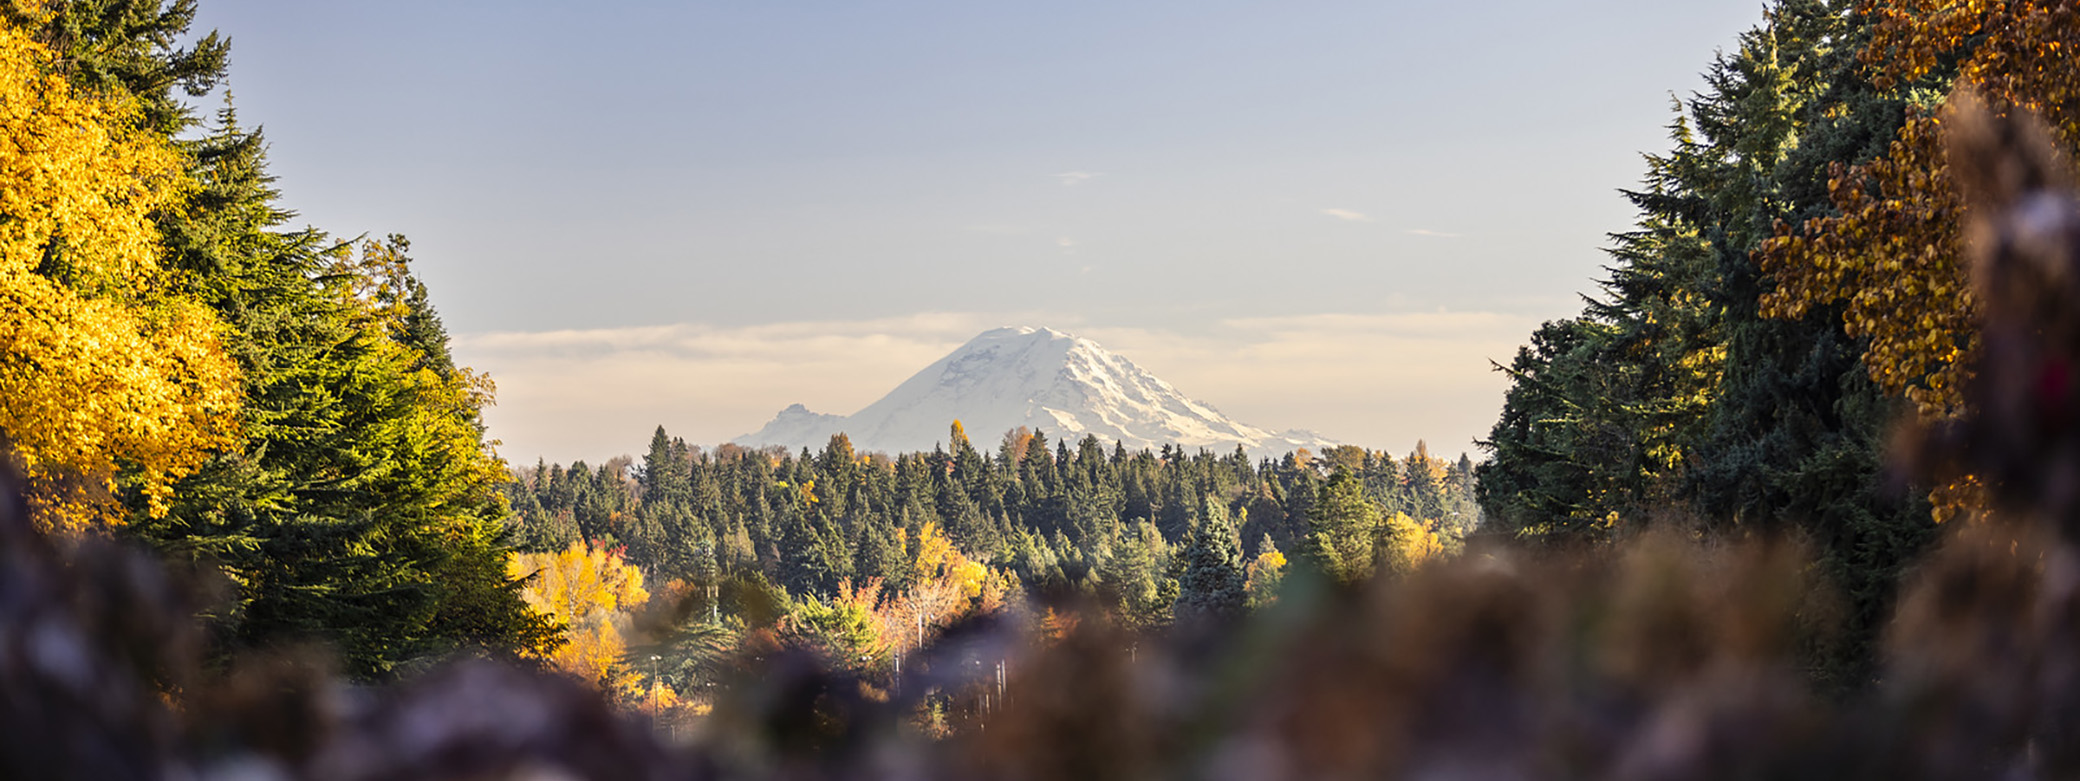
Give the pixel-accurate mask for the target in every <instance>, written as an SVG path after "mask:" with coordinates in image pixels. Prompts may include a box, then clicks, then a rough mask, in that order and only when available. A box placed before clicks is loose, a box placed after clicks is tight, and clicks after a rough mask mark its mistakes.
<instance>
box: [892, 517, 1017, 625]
mask: <svg viewBox="0 0 2080 781" xmlns="http://www.w3.org/2000/svg"><path fill="white" fill-rule="evenodd" d="M911 571H912V572H915V573H917V580H916V582H915V583H913V584H911V586H910V588H909V589H908V590H906V591H904V592H903V593H902V594H899V595H896V596H894V597H891V598H890V599H888V600H886V601H885V602H883V603H882V605H881V607H880V608H879V609H878V610H877V611H876V612H877V613H878V614H879V615H880V616H881V617H882V620H883V622H884V623H885V624H886V625H887V626H889V627H890V628H891V630H892V631H891V636H892V638H893V639H894V640H895V643H896V647H898V648H901V649H909V648H915V647H916V646H917V645H918V644H919V642H920V639H919V635H921V634H923V633H924V632H925V631H926V630H930V629H934V628H937V627H940V626H944V625H945V624H947V623H948V622H951V621H952V620H953V619H955V618H959V617H960V616H961V615H963V614H965V613H967V612H968V611H969V610H970V609H971V608H974V607H976V603H977V601H978V600H979V601H981V602H982V603H983V605H982V608H983V609H985V610H993V609H995V608H996V607H999V606H1001V604H1002V602H1003V597H1004V594H1005V593H1007V592H1008V591H1009V590H1010V589H1011V588H1012V585H1013V584H1015V582H1016V581H1015V580H1013V581H1006V580H1004V578H1003V577H1000V576H999V577H993V576H992V574H991V572H990V570H989V568H988V567H985V566H983V565H981V564H979V563H977V562H975V561H972V560H970V559H969V558H968V557H967V556H965V555H963V554H962V553H961V552H960V549H959V548H956V547H954V545H953V541H952V540H949V539H947V537H946V534H945V533H944V532H942V531H940V530H939V524H938V523H936V522H933V521H926V522H925V523H924V525H923V526H922V527H920V528H919V529H918V532H917V549H916V552H915V555H914V557H913V558H912V560H911Z"/></svg>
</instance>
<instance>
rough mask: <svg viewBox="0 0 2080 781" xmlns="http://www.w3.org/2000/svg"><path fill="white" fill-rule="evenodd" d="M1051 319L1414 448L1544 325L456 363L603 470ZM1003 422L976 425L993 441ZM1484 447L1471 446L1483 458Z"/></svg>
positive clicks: (872, 323)
mask: <svg viewBox="0 0 2080 781" xmlns="http://www.w3.org/2000/svg"><path fill="white" fill-rule="evenodd" d="M999 325H1039V326H1048V327H1052V328H1056V329H1058V330H1064V331H1069V332H1071V333H1075V334H1077V335H1080V336H1084V337H1088V338H1090V339H1094V340H1096V341H1097V342H1099V343H1100V344H1103V345H1105V346H1106V347H1107V348H1109V349H1111V350H1113V351H1115V352H1118V353H1120V354H1122V355H1125V356H1126V357H1128V358H1129V359H1131V360H1133V361H1134V362H1136V363H1138V364H1140V365H1141V366H1142V367H1143V368H1146V369H1148V370H1149V371H1151V372H1153V373H1155V374H1156V376H1158V377H1162V378H1163V379H1165V380H1168V381H1169V382H1170V383H1171V384H1173V385H1175V386H1176V387H1177V388H1178V389H1179V390H1182V391H1184V392H1185V393H1186V394H1187V395H1190V396H1192V397H1194V398H1197V399H1199V400H1201V401H1204V402H1207V403H1210V404H1212V405H1214V406H1215V407H1217V408H1219V409H1220V410H1221V411H1223V412H1225V413H1227V414H1228V416H1229V417H1232V418H1234V419H1236V420H1240V421H1243V422H1245V423H1248V424H1250V425H1254V426H1261V427H1265V428H1270V429H1287V428H1305V429H1313V430H1315V431H1318V432H1320V433H1321V434H1323V435H1325V436H1328V437H1330V438H1332V439H1337V440H1342V441H1346V442H1351V443H1354V444H1360V445H1364V446H1367V447H1374V448H1386V449H1389V450H1392V451H1394V452H1397V453H1399V452H1405V451H1407V450H1409V449H1410V448H1413V447H1414V445H1415V441H1416V439H1417V438H1427V439H1428V440H1429V442H1430V445H1431V447H1432V449H1433V450H1434V451H1437V452H1440V453H1450V454H1456V453H1458V452H1460V451H1462V450H1464V451H1471V450H1472V449H1473V446H1472V442H1471V440H1472V439H1473V438H1475V437H1477V436H1485V435H1486V433H1487V429H1488V427H1489V426H1490V425H1492V424H1493V423H1494V420H1495V415H1496V413H1497V411H1499V410H1500V408H1501V404H1502V393H1503V390H1504V389H1505V388H1506V387H1507V382H1506V381H1505V380H1504V378H1503V377H1502V376H1501V375H1500V374H1498V373H1496V372H1494V371H1492V370H1491V369H1490V367H1489V365H1488V359H1490V358H1493V359H1495V360H1497V361H1505V362H1506V361H1507V360H1508V359H1509V357H1510V356H1512V355H1514V354H1515V352H1516V349H1517V346H1518V345H1519V344H1521V343H1522V342H1523V341H1524V339H1525V338H1526V336H1527V335H1528V334H1529V333H1530V332H1531V330H1532V328H1534V327H1535V326H1536V325H1537V323H1536V322H1535V320H1534V319H1533V318H1528V317H1524V316H1520V315H1510V314H1497V313H1484V312H1417V313H1397V314H1314V315H1302V316H1292V317H1263V318H1239V319H1231V320H1224V321H1219V322H1216V323H1211V324H1207V325H1205V326H1203V327H1195V328H1190V329H1186V328H1174V329H1156V328H1108V327H1103V326H1097V325H1091V324H1087V323H1082V322H1079V320H1078V318H1074V317H1069V316H1063V315H1059V314H1052V315H1051V314H1050V313H1047V312H1023V313H1010V314H1005V313H990V314H984V313H931V314H922V315H915V316H910V317H900V318H885V319H876V320H855V321H822V322H789V323H770V324H762V325H751V326H715V325H705V324H698V323H682V324H677V325H664V326H645V327H633V328H614V329H592V330H563V331H539V332H494V333H480V334H463V335H459V336H457V337H456V339H455V353H456V357H457V359H458V360H459V361H461V362H462V363H464V364H467V365H470V366H472V367H474V368H476V369H478V370H480V371H484V372H487V373H489V374H490V375H491V377H492V379H493V380H495V381H496V382H497V383H498V406H496V407H494V408H492V409H490V410H487V411H486V414H485V417H486V420H487V422H488V423H489V425H490V428H491V435H492V436H493V437H496V438H498V439H500V440H502V442H503V443H504V444H503V445H502V446H501V447H500V448H499V452H500V453H501V454H503V455H504V456H506V457H507V458H508V459H511V460H513V461H515V462H519V463H531V462H533V461H534V460H535V459H536V458H538V457H539V458H546V459H548V460H550V461H556V462H566V463H567V462H569V461H572V460H577V459H584V460H587V461H592V462H597V461H600V460H603V459H605V458H609V457H612V456H615V455H621V454H624V453H632V452H635V451H637V450H639V449H640V448H641V447H643V446H644V445H645V444H646V443H647V442H648V441H649V440H648V438H649V435H650V431H651V430H652V429H653V428H655V427H656V426H658V425H660V424H662V425H663V426H664V427H665V428H666V429H667V430H669V431H671V432H672V433H673V434H675V435H677V436H682V437H685V438H686V439H687V440H688V441H691V442H696V443H700V444H703V445H709V444H713V443H717V442H722V441H725V440H728V439H730V438H731V437H735V436H738V435H741V434H744V433H746V432H750V431H753V430H756V429H757V428H758V427H759V426H762V425H764V424H765V422H766V421H767V420H769V419H771V418H772V416H773V415H774V413H776V412H778V411H779V410H780V409H781V408H782V407H785V406H787V405H788V404H793V403H801V404H804V405H807V406H808V407H809V408H810V409H812V410H816V411H818V412H827V413H835V414H850V413H852V412H855V411H858V410H859V409H860V408H861V407H864V406H866V405H868V404H871V403H873V402H874V400H876V399H878V398H880V397H881V395H882V394H884V393H887V392H888V391H889V390H890V389H892V388H894V387H895V386H896V385H897V384H898V383H900V382H902V381H903V380H905V379H908V378H909V377H910V375H912V374H915V373H916V372H917V371H918V370H919V369H922V368H924V367H925V366H926V365H928V364H930V363H931V362H933V361H935V360H938V359H939V358H940V357H941V356H943V355H945V354H946V353H948V352H950V351H952V350H953V349H954V348H955V347H958V346H960V345H961V344H962V343H964V342H966V341H967V340H968V339H969V338H971V337H973V336H974V335H975V334H977V333H980V332H982V331H983V330H985V329H988V328H993V327H996V326H999ZM997 433H998V432H975V434H976V436H977V437H978V438H988V439H994V438H995V436H996V434H997ZM1476 457H1477V454H1476Z"/></svg>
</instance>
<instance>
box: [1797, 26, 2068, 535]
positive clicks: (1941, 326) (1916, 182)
mask: <svg viewBox="0 0 2080 781" xmlns="http://www.w3.org/2000/svg"><path fill="white" fill-rule="evenodd" d="M1867 10H1868V11H1869V12H1871V13H1873V14H1874V15H1875V16H1876V18H1877V19H1879V24H1878V26H1877V30H1876V33H1875V35H1874V36H1873V37H1872V39H1871V42H1870V44H1869V46H1868V47H1867V48H1866V49H1865V50H1864V51H1863V52H1862V53H1861V54H1860V59H1861V60H1862V62H1863V63H1864V64H1865V65H1866V66H1868V67H1870V68H1872V69H1873V71H1874V78H1873V80H1874V82H1875V83H1876V84H1877V85H1878V86H1880V87H1883V88H1889V87H1895V86H1899V85H1904V84H1911V83H1913V82H1914V81H1916V80H1918V79H1921V78H1923V77H1925V76H1926V75H1928V74H1929V73H1930V72H1931V71H1932V70H1934V69H1935V68H1936V67H1937V66H1938V62H1939V60H1940V59H1941V58H1943V57H1945V56H1949V55H1952V54H1954V53H1956V52H1958V51H1959V50H1961V49H1964V48H1966V47H1967V46H1969V47H1970V53H1969V55H1968V56H1967V57H1965V58H1964V60H1963V61H1962V62H1961V63H1960V64H1959V65H1958V75H1957V81H1956V86H1955V88H1954V89H1953V90H1952V92H1951V94H1950V97H1949V101H1948V103H1949V105H1948V106H1947V107H1946V108H1945V109H1943V110H1940V111H1923V110H1910V111H1909V113H1908V116H1907V119H1906V123H1905V125H1904V126H1903V127H1902V128H1901V129H1900V131H1899V135H1898V137H1897V138H1896V139H1895V140H1894V141H1893V142H1892V144H1891V145H1890V147H1889V149H1888V150H1887V153H1886V154H1885V156H1883V157H1880V158H1877V159H1875V160H1871V161H1870V162H1868V163H1864V164H1862V165H1858V166H1853V167H1848V166H1843V165H1840V164H1836V165H1834V166H1833V167H1832V169H1831V170H1830V171H1829V178H1828V185H1827V187H1828V196H1829V200H1830V201H1831V202H1832V205H1833V207H1834V211H1835V215H1834V216H1829V217H1822V218H1817V219H1813V220H1811V221H1808V222H1806V223H1805V224H1804V225H1802V226H1798V227H1792V226H1788V225H1783V224H1779V225H1778V229H1777V236H1776V237H1775V238H1773V239H1770V240H1768V241H1766V242H1764V244H1763V245H1762V247H1761V249H1760V250H1759V251H1758V252H1757V253H1756V258H1757V261H1758V262H1759V264H1760V265H1761V268H1762V270H1763V271H1764V272H1766V273H1770V274H1773V275H1774V276H1775V278H1776V288H1775V290H1773V291H1771V292H1769V293H1766V294H1764V295H1763V297H1762V301H1761V302H1760V303H1761V308H1762V313H1763V314H1764V315H1765V316H1768V317H1780V318H1796V317H1802V316H1804V315H1805V314H1806V313H1808V312H1809V311H1811V310H1812V309H1813V308H1814V307H1818V306H1828V305H1839V306H1840V307H1841V309H1842V318H1843V326H1844V329H1845V330H1846V331H1847V332H1848V333H1849V334H1850V335H1852V336H1857V337H1861V338H1864V339H1866V340H1867V342H1866V344H1867V346H1866V348H1865V351H1864V355H1863V363H1864V365H1865V367H1866V368H1867V370H1868V371H1869V374H1870V377H1871V379H1872V381H1874V382H1876V383H1877V384H1878V386H1879V387H1880V388H1883V389H1884V390H1885V391H1887V392H1889V393H1893V394H1897V395H1899V396H1902V397H1904V398H1906V399H1907V400H1908V401H1909V402H1910V403H1911V404H1912V405H1913V408H1914V410H1915V412H1916V414H1917V416H1918V417H1919V418H1920V419H1921V420H1922V421H1923V422H1936V421H1941V420H1946V419H1953V418H1956V417H1959V416H1962V415H1964V414H1967V413H1968V410H1967V409H1966V403H1965V399H1964V396H1963V389H1964V386H1965V381H1966V380H1967V379H1968V374H1969V372H1970V362H1969V360H1968V357H1969V356H1970V355H1971V354H1972V353H1973V352H1974V351H1975V350H1976V349H1977V347H1978V335H1977V334H1978V321H1979V314H1978V306H1979V305H1978V302H1977V300H1976V298H1975V297H1974V295H1973V293H1972V291H1971V285H1970V280H1969V278H1968V276H1969V274H1968V269H1967V268H1966V264H1965V263H1964V260H1963V259H1964V257H1965V253H1964V244H1965V240H1966V238H1965V236H1964V233H1963V228H1962V226H1963V225H1965V223H1966V218H1967V216H1968V215H1966V213H1965V206H1964V200H1963V198H1962V197H1961V195H1960V193H1959V192H1958V189H1957V185H1956V183H1955V182H1954V181H1953V179H1952V176H1951V172H1950V167H1949V162H1948V161H1947V160H1946V157H1945V150H1944V142H1945V133H1946V123H1948V122H1950V119H1951V116H1952V114H1953V112H1955V111H1956V110H1957V106H1958V104H1959V103H1961V102H1964V101H1974V102H1984V103H1985V104H1986V105H1987V106H1988V107H1989V108H1991V109H1992V110H1994V111H2001V112H2005V111H2013V110H2027V111H2031V112H2035V113H2037V114H2039V115H2041V116H2043V117H2044V118H2045V119H2046V120H2048V121H2049V123H2050V124H2051V126H2052V127H2053V132H2054V133H2055V134H2056V135H2057V136H2058V138H2057V141H2058V144H2059V146H2060V147H2061V149H2062V150H2064V151H2066V152H2068V153H2070V152H2071V151H2072V150H2074V149H2076V148H2080V69H2076V68H2074V67H2072V65H2071V63H2072V56H2073V54H2074V52H2075V51H2076V47H2080V10H2076V8H2075V7H2074V6H2073V4H2071V3H2069V2H2061V1H2060V0H2023V1H2021V2H1986V1H1985V0H1965V1H1964V2H1957V1H1956V0H1947V1H1946V0H1890V1H1889V2H1882V3H1874V4H1872V5H1871V6H1870V7H1869V8H1868V9H1867ZM1979 493H1980V490H1979V487H1978V486H1977V485H1976V480H1975V479H1974V478H1971V477H1966V478H1964V479H1963V480H1962V481H1960V482H1958V483H1955V484H1952V485H1949V486H1944V487H1941V488H1939V489H1937V491H1936V495H1935V496H1934V497H1933V498H1934V499H1935V501H1936V504H1937V505H1938V508H1939V509H1938V516H1939V517H1948V516H1950V515H1951V514H1953V513H1954V512H1955V511H1956V510H1958V509H1962V508H1964V507H1968V506H1974V505H1977V504H1979V503H1980V502H1978V501H1977V500H1976V499H1975V498H1974V497H1975V496H1977V495H1979Z"/></svg>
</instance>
